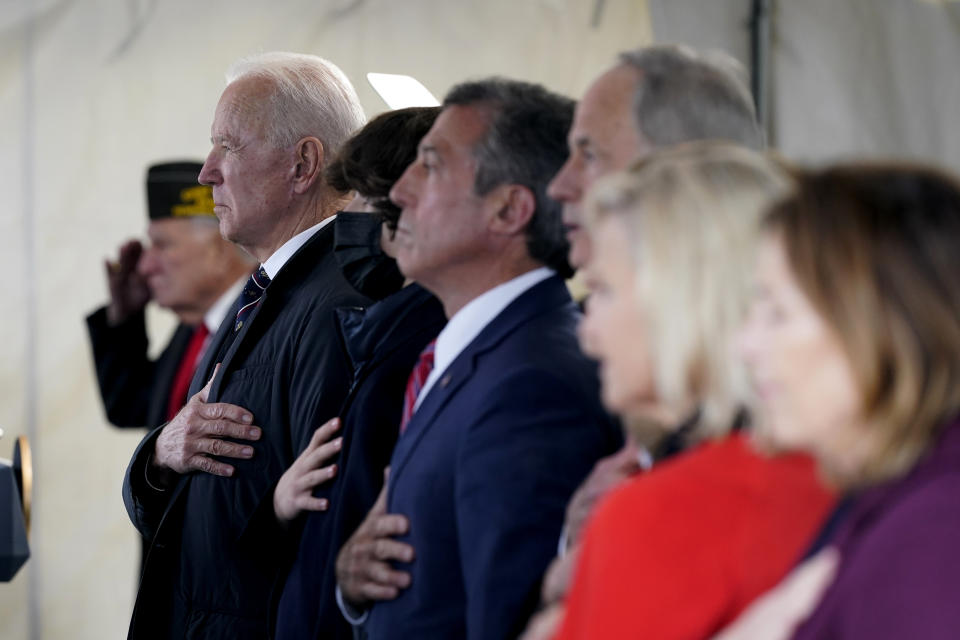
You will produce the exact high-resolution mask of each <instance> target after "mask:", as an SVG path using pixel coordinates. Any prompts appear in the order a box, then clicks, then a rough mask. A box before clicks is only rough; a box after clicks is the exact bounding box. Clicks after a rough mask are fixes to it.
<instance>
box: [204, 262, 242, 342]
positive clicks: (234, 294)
mask: <svg viewBox="0 0 960 640" xmlns="http://www.w3.org/2000/svg"><path fill="white" fill-rule="evenodd" d="M247 277H248V276H244V277H242V278H240V279H239V280H237V281H236V282H234V283H233V284H232V285H230V288H229V289H227V290H226V291H224V292H223V295H221V296H220V297H219V298H217V301H216V302H214V303H213V305H211V307H210V308H209V309H207V312H206V313H205V314H203V324H204V325H205V326H206V327H207V331H209V332H210V334H211V335H213V334H214V333H216V332H217V329H219V328H220V325H221V324H222V323H223V319H224V318H226V317H227V313H228V312H229V311H230V307H232V306H233V302H234V300H236V299H237V298H238V297H239V296H240V292H241V291H243V285H245V284H246V282H247Z"/></svg>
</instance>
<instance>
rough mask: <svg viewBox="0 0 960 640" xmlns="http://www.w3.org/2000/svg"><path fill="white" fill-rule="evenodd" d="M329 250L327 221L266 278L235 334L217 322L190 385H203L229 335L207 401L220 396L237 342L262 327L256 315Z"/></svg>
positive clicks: (279, 301)
mask: <svg viewBox="0 0 960 640" xmlns="http://www.w3.org/2000/svg"><path fill="white" fill-rule="evenodd" d="M332 250H333V225H329V224H328V225H326V226H325V227H323V228H322V229H320V230H319V231H317V232H316V233H315V234H313V236H312V237H311V238H310V239H309V240H307V242H306V243H304V245H303V246H302V247H300V248H299V249H298V250H297V252H296V253H294V254H293V255H292V256H291V257H290V259H289V260H288V261H287V262H286V264H284V265H283V268H282V269H280V272H279V273H277V275H276V276H275V277H274V278H273V279H272V280H271V281H270V286H269V287H267V289H266V290H265V291H264V292H263V297H262V298H261V299H260V304H259V305H257V307H256V308H255V309H254V310H253V311H252V312H251V313H250V315H249V317H248V318H247V320H246V322H244V324H243V328H241V329H240V331H239V332H238V333H237V334H236V335H235V336H230V333H231V332H232V331H233V322H223V323H222V324H221V325H220V329H219V330H218V331H217V335H216V336H215V338H214V340H213V341H212V342H211V344H210V347H209V348H208V349H207V353H206V354H205V355H204V357H203V362H202V363H201V364H200V366H199V367H198V368H197V371H198V372H200V371H202V372H204V378H203V380H202V381H198V380H197V379H196V376H194V381H193V385H192V387H197V385H198V384H199V387H197V388H198V389H199V388H203V386H204V385H205V384H206V383H207V380H208V379H209V377H210V376H211V375H212V374H213V368H214V365H215V364H216V361H215V360H216V358H217V356H218V355H220V351H221V350H222V346H223V344H224V343H225V341H227V340H231V339H232V342H231V343H230V347H229V348H228V349H227V351H226V353H224V354H223V358H222V360H221V362H222V365H221V367H220V373H219V374H218V375H217V378H216V380H214V381H213V385H212V386H211V387H210V395H209V401H210V402H216V399H217V398H219V397H220V391H221V385H222V383H223V381H224V379H225V378H224V374H225V373H226V372H227V371H229V370H230V368H231V365H232V362H233V358H234V356H235V355H236V353H237V351H238V350H239V348H240V346H241V345H242V344H243V343H244V339H245V338H246V336H247V335H248V334H249V333H250V331H251V330H252V328H253V327H257V333H258V334H262V333H263V327H261V326H260V324H262V323H260V324H258V323H257V318H258V317H259V316H261V315H263V314H264V313H265V310H271V311H272V310H273V307H275V306H276V305H282V304H283V301H284V300H285V299H286V298H287V296H286V294H287V293H288V292H289V290H290V289H292V288H293V287H294V286H296V285H297V284H298V283H300V282H301V281H302V280H303V279H304V277H306V275H307V274H309V273H310V272H311V271H312V270H313V269H315V268H316V266H317V263H318V262H319V261H320V260H322V259H323V258H324V257H326V256H328V255H329V254H330V253H331V252H332ZM231 313H233V314H235V313H236V305H234V307H233V309H232V310H231ZM192 387H191V388H192Z"/></svg>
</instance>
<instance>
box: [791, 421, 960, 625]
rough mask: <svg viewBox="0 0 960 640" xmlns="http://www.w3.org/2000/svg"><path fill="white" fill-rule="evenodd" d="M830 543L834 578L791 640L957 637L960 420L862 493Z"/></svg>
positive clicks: (959, 616)
mask: <svg viewBox="0 0 960 640" xmlns="http://www.w3.org/2000/svg"><path fill="white" fill-rule="evenodd" d="M831 544H832V546H833V547H835V548H836V549H838V550H839V552H840V566H839V567H838V570H837V576H836V578H835V579H834V582H833V584H832V585H830V587H829V588H828V589H827V591H826V592H825V593H824V597H823V599H822V600H821V602H820V604H819V605H818V606H817V608H816V609H815V610H814V612H813V614H812V615H811V616H810V618H809V619H807V621H806V622H805V623H804V624H803V625H801V626H800V628H799V629H798V630H797V632H796V633H795V635H794V640H813V639H816V640H832V639H837V640H839V639H841V638H842V639H843V640H861V639H863V640H867V639H869V640H902V639H904V638H923V640H941V639H943V640H947V639H948V638H949V639H950V640H955V639H956V638H960V421H955V422H953V423H952V424H950V425H949V426H947V427H946V428H945V429H944V431H943V432H942V434H941V436H940V438H939V440H938V442H937V444H936V445H935V446H934V447H933V449H932V450H931V451H930V452H928V454H927V455H926V456H925V457H924V458H923V459H921V461H920V462H919V463H918V464H917V465H916V466H915V467H914V469H913V470H912V471H910V473H908V474H907V475H906V476H904V477H901V478H898V479H896V480H893V481H890V482H888V483H886V484H883V485H880V486H877V487H873V488H870V489H868V490H866V491H864V492H863V493H862V494H861V495H859V496H857V497H856V498H855V500H854V502H853V505H852V507H851V510H850V512H849V515H848V517H847V519H846V521H845V522H844V523H843V524H842V525H841V526H840V527H839V528H838V530H837V533H836V536H835V537H834V539H833V542H832V543H831Z"/></svg>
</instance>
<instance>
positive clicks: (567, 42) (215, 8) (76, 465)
mask: <svg viewBox="0 0 960 640" xmlns="http://www.w3.org/2000/svg"><path fill="white" fill-rule="evenodd" d="M653 42H660V43H667V42H686V43H689V44H691V45H693V46H696V47H698V48H719V49H724V50H726V51H727V52H729V53H731V54H733V55H734V56H736V57H737V58H739V59H740V60H741V61H742V62H743V64H744V66H745V68H746V69H747V71H748V72H752V83H753V86H754V87H756V88H757V90H758V92H759V95H760V98H761V100H760V102H761V105H762V108H763V112H764V114H765V121H766V125H767V128H768V132H769V137H770V140H771V142H772V144H773V145H774V146H775V147H776V148H778V149H779V150H780V151H781V152H782V153H783V154H784V155H786V156H787V157H790V158H793V159H798V160H802V161H806V162H816V163H820V162H825V161H829V160H833V159H836V158H840V157H850V156H863V155H875V154H882V155H886V156H891V155H894V156H906V157H912V158H921V159H925V160H929V161H931V162H935V163H938V164H942V165H946V166H948V167H951V168H952V169H954V170H957V169H960V136H958V135H957V134H956V133H955V132H954V129H953V126H954V125H955V122H954V121H955V120H956V119H957V115H956V114H957V113H958V106H960V72H958V70H957V67H958V65H960V3H957V2H929V1H928V2H922V1H920V0H802V1H801V0H792V1H790V0H779V1H776V0H764V1H760V0H311V1H307V0H271V1H270V2H257V1H254V0H230V1H229V2H227V1H222V0H209V1H206V2H193V1H188V0H82V1H81V0H0V193H2V195H3V204H0V256H2V260H3V264H4V270H3V272H4V277H3V278H0V300H2V301H3V302H2V306H0V428H2V429H3V430H4V431H5V432H6V435H5V436H4V438H3V439H0V457H10V455H11V451H12V448H13V441H14V439H15V437H16V436H18V435H27V436H28V437H29V439H30V442H31V444H32V447H33V454H34V473H35V475H34V489H35V494H34V498H35V502H34V514H33V515H34V519H33V526H32V532H31V539H30V543H31V547H32V554H33V555H32V557H31V558H30V560H29V561H28V562H27V564H26V565H25V566H24V567H23V568H22V569H21V570H20V572H19V574H18V575H17V576H16V577H15V579H14V580H13V581H12V582H10V583H0V638H3V639H5V640H20V639H28V638H29V639H31V640H34V639H38V638H44V639H46V638H49V639H60V638H70V639H77V640H80V639H86V638H98V639H99V638H118V637H124V635H125V634H126V628H127V623H128V620H129V615H130V609H131V607H132V603H133V597H134V593H135V582H136V575H135V574H136V563H137V555H138V545H137V540H136V533H135V531H134V529H133V527H132V525H131V524H130V523H129V521H128V520H127V517H126V513H125V512H124V509H123V505H122V502H121V499H120V486H121V482H122V478H123V472H124V469H125V466H126V463H127V461H128V459H129V456H130V454H131V453H132V451H133V449H134V447H135V446H136V444H137V442H138V441H139V440H140V438H141V437H142V435H143V432H140V431H135V430H133V431H132V430H126V431H120V430H117V429H115V428H112V427H111V426H109V425H108V424H107V422H106V419H105V417H104V415H103V410H102V408H101V405H100V400H99V396H98V393H97V390H96V382H95V379H94V375H93V368H92V361H91V355H90V348H89V345H88V342H87V335H86V331H85V327H84V323H83V317H84V316H85V315H86V314H87V313H88V312H90V311H92V310H93V309H94V308H95V307H97V306H98V305H100V304H103V303H105V301H106V299H107V291H106V284H105V281H104V274H103V259H104V258H106V257H108V256H111V257H112V256H115V253H116V248H117V247H118V246H119V245H120V243H121V242H122V241H123V240H125V239H127V238H130V237H134V236H137V237H142V236H143V234H144V229H145V227H146V203H145V193H144V176H145V172H146V167H147V166H148V165H149V164H152V163H155V162H157V161H162V160H173V159H183V158H197V159H202V158H203V157H204V156H205V155H206V153H207V150H208V146H209V128H210V123H211V121H212V118H213V111H214V107H215V105H216V102H217V99H218V97H219V94H220V92H221V90H222V88H223V72H224V70H225V69H226V68H227V66H228V65H229V64H230V63H231V62H232V61H234V60H235V59H236V58H238V57H240V56H243V55H247V54H250V53H256V52H261V51H271V50H289V51H301V52H308V53H316V54H319V55H321V56H324V57H326V58H329V59H331V60H333V61H334V62H336V63H337V64H338V65H339V66H340V67H341V68H342V69H343V70H344V71H345V72H346V74H347V75H348V76H349V77H350V78H351V79H352V80H353V82H354V84H355V85H356V88H357V91H358V93H359V95H360V98H361V100H362V102H363V104H364V107H365V109H366V111H367V115H368V116H373V115H376V114H377V113H379V112H381V111H384V110H385V109H386V105H385V103H384V102H383V101H382V100H381V99H380V98H379V97H378V96H377V94H376V93H375V92H374V91H373V90H372V88H371V87H370V86H369V84H368V83H367V82H366V80H365V74H366V73H367V72H371V71H373V72H386V73H405V74H410V75H413V76H414V77H416V78H418V79H419V80H420V81H421V82H423V83H424V84H425V85H426V86H427V87H428V88H429V89H430V90H431V91H432V92H433V93H434V94H435V95H436V96H438V97H442V96H443V94H444V93H445V92H446V91H447V89H449V88H450V87H451V86H452V85H453V84H455V83H456V82H458V81H461V80H464V79H467V78H475V77H482V76H487V75H492V74H501V75H508V76H512V77H516V78H522V79H527V80H533V81H537V82H541V83H543V84H545V85H547V86H548V87H550V88H552V89H554V90H557V91H560V92H562V93H566V94H568V95H570V96H573V97H578V96H579V95H580V94H581V93H582V92H583V90H584V88H585V87H586V86H587V85H588V84H589V82H590V80H591V79H592V78H593V77H594V76H596V75H597V74H598V73H600V72H601V71H602V70H603V69H604V68H606V67H607V66H609V65H610V64H612V63H613V61H614V59H615V55H616V53H617V52H619V51H622V50H625V49H629V48H633V47H637V46H640V45H644V44H650V43H653ZM148 322H149V328H150V333H151V336H152V338H153V339H152V344H155V345H157V346H158V347H160V346H162V345H163V344H164V343H165V342H166V339H167V337H168V335H169V333H170V331H171V330H172V328H173V326H174V321H173V316H172V315H168V314H165V313H164V312H160V311H155V312H152V313H151V314H150V315H149V316H148Z"/></svg>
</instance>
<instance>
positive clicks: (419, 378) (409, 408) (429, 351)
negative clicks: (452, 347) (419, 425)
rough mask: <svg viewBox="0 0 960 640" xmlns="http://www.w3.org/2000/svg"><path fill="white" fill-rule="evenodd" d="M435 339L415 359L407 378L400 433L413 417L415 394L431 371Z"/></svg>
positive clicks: (418, 392)
mask: <svg viewBox="0 0 960 640" xmlns="http://www.w3.org/2000/svg"><path fill="white" fill-rule="evenodd" d="M436 345H437V341H436V340H434V341H432V342H431V343H430V344H428V345H427V346H426V348H425V349H424V350H423V352H422V353H421V354H420V359H419V360H417V365H416V366H415V367H414V368H413V371H411V372H410V378H409V379H408V380H407V390H406V392H404V394H403V416H402V417H401V418H400V433H401V434H403V432H404V431H406V429H407V424H408V423H409V422H410V418H412V417H413V406H414V405H415V404H416V403H417V396H419V395H420V390H421V389H423V384H424V383H425V382H426V381H427V377H429V375H430V372H431V371H433V350H434V347H436Z"/></svg>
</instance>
